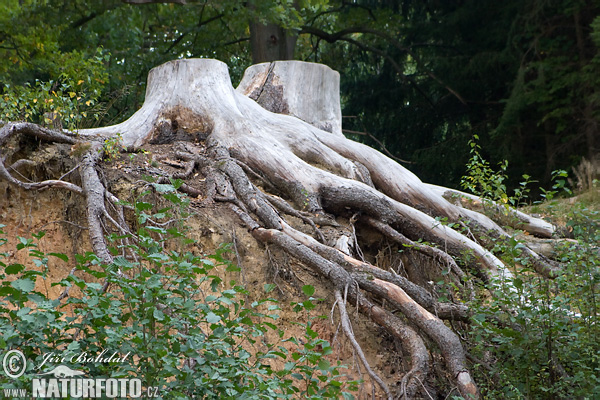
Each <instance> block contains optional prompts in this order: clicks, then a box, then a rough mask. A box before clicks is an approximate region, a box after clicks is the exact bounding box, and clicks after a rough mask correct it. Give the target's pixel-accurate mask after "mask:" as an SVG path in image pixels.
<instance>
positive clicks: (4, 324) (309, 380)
mask: <svg viewBox="0 0 600 400" xmlns="http://www.w3.org/2000/svg"><path fill="white" fill-rule="evenodd" d="M155 186H157V190H158V191H159V192H160V193H163V194H164V195H165V196H169V195H173V194H175V193H176V192H175V191H174V188H173V186H170V188H169V187H167V186H169V185H155ZM171 197H172V196H171ZM175 200H177V199H175ZM132 206H133V207H134V209H135V210H136V213H137V214H138V219H139V221H140V222H147V223H145V224H143V225H142V226H141V227H140V229H139V230H138V232H137V234H136V235H135V236H130V235H128V236H119V235H112V236H110V237H109V240H110V243H111V244H112V247H111V252H112V254H113V256H114V262H113V263H111V264H110V265H104V264H103V263H102V261H101V260H100V259H99V258H98V257H97V256H96V255H94V254H93V253H86V254H84V255H77V256H76V257H75V258H76V260H75V261H76V265H77V267H76V272H75V273H73V274H70V275H69V276H68V277H67V278H65V279H63V280H62V281H60V282H57V283H54V284H53V285H56V286H58V287H59V288H61V289H63V290H69V291H70V294H71V295H70V296H69V297H67V299H66V301H64V302H62V303H61V301H60V300H57V299H53V298H50V297H49V294H48V291H47V288H46V291H45V293H44V290H36V282H37V283H38V284H39V282H40V279H42V280H45V279H46V278H48V267H49V265H50V264H51V263H54V262H55V261H56V262H68V261H69V259H68V257H67V256H66V255H64V254H60V253H49V254H45V253H44V252H42V251H40V250H39V247H38V244H37V240H39V239H40V238H41V237H43V235H44V234H43V233H40V234H38V235H33V236H34V238H33V239H28V238H24V237H19V238H18V240H19V243H18V244H17V251H20V252H28V254H29V259H30V260H31V261H32V262H33V265H34V266H35V268H32V266H29V265H25V264H8V265H7V264H6V263H5V262H4V261H5V260H6V259H7V257H8V253H0V267H1V268H2V270H1V272H0V278H1V279H2V284H1V286H0V293H1V299H2V300H0V332H1V336H0V350H2V351H6V350H9V349H20V350H21V351H22V352H23V353H24V354H25V355H26V357H27V358H28V360H29V362H28V365H27V370H26V373H25V374H24V375H23V376H21V377H20V378H18V379H17V380H7V377H5V376H3V377H2V378H0V379H2V387H3V388H27V389H30V387H31V379H32V378H34V377H37V375H36V374H38V373H40V372H45V371H47V370H49V369H50V368H52V367H56V366H57V365H58V364H60V362H59V361H56V360H50V361H48V362H47V363H46V365H45V366H44V367H43V368H42V370H43V371H40V370H38V369H37V368H38V366H39V365H40V364H41V363H42V360H43V359H44V355H45V354H48V353H54V354H55V355H58V356H65V357H68V358H66V359H67V360H69V359H70V357H71V356H73V355H79V354H82V353H84V352H85V353H87V354H88V355H94V356H95V355H98V354H101V353H102V352H103V351H104V350H107V351H108V352H109V353H110V354H112V353H113V352H117V353H118V354H119V355H120V356H124V355H126V354H129V356H128V358H127V361H126V362H122V363H93V362H91V363H80V364H79V365H69V366H70V367H72V368H74V369H79V370H84V371H85V373H86V375H87V376H89V377H93V378H134V377H135V378H139V379H141V381H142V384H143V386H144V387H158V388H159V391H158V394H159V396H160V397H159V398H167V399H189V398H204V399H280V398H284V399H285V398H297V397H300V398H309V399H321V398H339V397H340V396H342V395H343V396H344V397H346V398H352V396H351V395H350V394H348V393H347V392H346V390H348V389H355V387H356V383H355V382H346V381H345V380H344V377H343V375H341V373H340V368H341V365H339V363H338V364H337V365H332V364H331V363H330V362H328V361H327V360H326V356H327V355H328V354H331V352H332V349H331V347H330V345H329V343H328V342H327V341H325V340H322V339H320V338H318V336H317V334H316V332H315V331H314V330H313V329H312V325H311V321H310V320H309V322H308V323H306V324H300V325H301V326H302V327H303V328H304V337H303V338H296V337H292V338H286V337H285V333H284V332H283V331H282V330H281V329H280V328H279V327H278V325H277V320H278V317H279V314H278V312H279V310H280V308H279V304H278V303H277V301H276V300H275V299H273V298H265V299H262V300H259V301H255V302H252V303H251V304H248V303H246V301H245V300H244V298H245V296H246V295H247V292H246V290H245V289H244V288H243V287H242V286H240V285H238V284H236V283H235V282H233V281H232V282H230V283H226V282H223V281H222V279H221V278H220V277H219V276H218V273H217V271H219V270H221V271H223V270H225V271H230V272H233V271H238V270H239V269H238V267H236V266H235V265H234V264H232V263H231V261H229V260H228V257H227V253H228V251H229V250H228V248H227V246H224V247H221V248H220V249H218V250H217V252H216V253H215V254H212V255H208V256H200V255H196V254H193V253H191V252H184V251H177V250H174V248H176V247H177V246H176V243H175V242H174V241H173V238H176V237H179V238H181V237H182V235H183V233H182V231H181V229H179V228H178V227H177V226H175V227H170V228H169V227H168V225H160V224H156V223H150V221H155V222H157V221H160V220H166V219H168V218H170V215H169V214H170V213H169V209H163V210H158V211H156V212H152V213H149V212H150V210H151V209H152V208H153V206H152V205H151V204H149V203H145V202H142V201H138V202H136V203H135V204H134V205H132ZM176 206H177V205H176ZM0 233H2V232H0ZM5 243H6V239H5V238H3V237H2V238H0V245H2V244H5ZM83 275H86V276H87V278H86V279H85V280H84V279H83V278H82V276H83ZM107 288H109V290H106V289H107ZM313 290H314V289H313ZM75 291H79V293H75ZM306 291H309V289H308V288H307V289H306V290H305V292H306ZM302 304H303V305H304V307H305V308H308V307H310V300H307V302H303V303H302ZM270 332H272V333H275V334H276V335H277V336H279V337H280V338H281V339H282V340H283V342H284V343H286V342H287V343H288V345H286V346H285V347H284V346H283V345H274V344H272V343H270V342H269V341H268V340H267V335H268V334H269V333H270ZM290 349H291V350H290ZM108 355H109V354H107V355H106V357H108ZM276 365H283V367H281V368H278V367H276Z"/></svg>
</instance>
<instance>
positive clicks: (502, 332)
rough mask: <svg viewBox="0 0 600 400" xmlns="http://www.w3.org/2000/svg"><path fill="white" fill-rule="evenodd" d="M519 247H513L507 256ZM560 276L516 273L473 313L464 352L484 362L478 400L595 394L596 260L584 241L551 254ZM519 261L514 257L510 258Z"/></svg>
mask: <svg viewBox="0 0 600 400" xmlns="http://www.w3.org/2000/svg"><path fill="white" fill-rule="evenodd" d="M522 245H523V244H522V243H521V242H519V241H513V243H512V244H511V247H510V248H509V249H507V250H508V251H510V250H513V249H516V248H517V247H518V246H522ZM559 259H560V260H561V261H562V263H563V264H562V265H563V267H562V269H561V273H560V275H559V276H558V277H557V278H556V279H554V280H552V281H549V280H546V279H543V278H540V277H536V276H535V275H534V274H531V272H532V271H531V270H529V269H527V268H519V269H517V270H515V271H516V273H515V276H514V277H513V278H512V279H509V280H498V281H494V282H492V283H491V284H490V288H491V291H492V298H491V299H490V300H489V301H484V302H482V303H480V304H479V305H478V306H477V307H475V309H474V311H475V313H474V316H473V324H474V329H473V331H472V332H471V339H472V343H473V344H474V345H473V348H472V352H473V353H474V354H475V355H476V357H477V358H478V359H480V360H488V361H487V363H488V364H489V366H488V368H490V370H483V368H482V365H479V367H480V368H481V374H482V375H481V377H480V382H482V383H483V384H482V389H483V391H484V393H485V396H486V398H506V399H546V398H556V397H558V398H592V397H589V396H590V395H591V394H592V393H598V392H599V391H600V372H599V371H600V357H599V354H600V341H599V340H598V339H599V338H600V326H599V324H598V322H599V316H600V314H599V310H598V301H600V296H599V294H598V286H599V284H600V271H599V269H598V265H600V257H599V254H598V251H597V249H596V248H594V247H593V245H592V244H590V243H585V242H584V243H581V244H579V245H575V244H568V245H565V246H563V247H561V248H560V249H559ZM516 261H520V262H523V261H524V260H522V259H515V262H516Z"/></svg>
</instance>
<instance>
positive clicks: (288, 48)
mask: <svg viewBox="0 0 600 400" xmlns="http://www.w3.org/2000/svg"><path fill="white" fill-rule="evenodd" d="M297 39H298V36H296V35H292V34H289V33H288V32H286V30H285V29H283V28H281V27H279V26H277V25H275V24H266V25H265V24H262V23H260V22H258V21H251V22H250V50H251V52H252V62H253V63H254V64H259V63H264V62H271V61H276V60H293V59H294V49H295V48H296V40H297Z"/></svg>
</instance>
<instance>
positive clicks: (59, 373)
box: [38, 365, 85, 378]
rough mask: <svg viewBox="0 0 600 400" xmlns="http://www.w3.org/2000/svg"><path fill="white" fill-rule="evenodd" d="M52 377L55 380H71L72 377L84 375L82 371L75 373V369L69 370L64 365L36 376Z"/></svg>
mask: <svg viewBox="0 0 600 400" xmlns="http://www.w3.org/2000/svg"><path fill="white" fill-rule="evenodd" d="M50 374H52V375H54V376H55V377H57V378H72V377H74V376H79V375H85V372H83V371H77V370H76V369H71V368H69V367H67V366H66V365H59V366H58V367H56V368H54V369H53V370H52V371H48V372H44V373H40V374H38V375H50Z"/></svg>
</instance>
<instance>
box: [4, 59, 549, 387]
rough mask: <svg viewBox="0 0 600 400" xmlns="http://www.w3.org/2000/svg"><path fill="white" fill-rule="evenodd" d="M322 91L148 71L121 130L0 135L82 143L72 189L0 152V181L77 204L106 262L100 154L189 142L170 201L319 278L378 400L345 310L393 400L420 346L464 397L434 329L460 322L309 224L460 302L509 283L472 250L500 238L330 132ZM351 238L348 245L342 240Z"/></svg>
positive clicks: (458, 315) (539, 227) (462, 365)
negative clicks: (389, 356) (359, 237)
mask: <svg viewBox="0 0 600 400" xmlns="http://www.w3.org/2000/svg"><path fill="white" fill-rule="evenodd" d="M302 65H305V66H306V70H303V67H302ZM319 74H320V75H319ZM330 79H337V75H336V73H334V72H333V71H331V70H329V69H328V68H326V67H323V66H318V67H315V66H314V65H312V64H302V63H300V64H297V63H294V64H290V65H285V64H281V65H279V66H278V65H269V64H265V65H262V66H257V67H256V68H254V69H251V70H249V72H248V76H246V77H245V78H244V80H243V81H242V84H241V85H240V88H238V91H236V90H234V89H233V87H232V86H231V83H230V80H229V75H228V71H227V67H226V66H225V64H223V63H220V62H218V61H215V60H179V61H173V62H170V63H167V64H164V65H162V66H160V67H157V68H155V69H153V70H152V71H151V73H150V76H149V81H148V89H147V93H146V100H145V103H144V105H143V107H142V108H141V109H140V110H139V111H138V112H137V113H136V114H135V115H133V116H132V117H131V118H130V119H129V120H127V121H125V122H123V123H121V124H118V125H114V126H110V127H104V128H96V129H90V130H82V131H80V132H78V135H76V136H75V135H71V134H68V133H61V132H55V131H51V130H48V129H45V128H41V127H38V126H37V125H34V124H25V123H16V124H7V125H5V126H4V127H2V128H1V129H0V145H3V144H5V143H6V142H7V141H8V140H9V139H11V138H14V137H17V136H19V135H28V136H35V137H37V138H39V139H42V140H44V141H49V142H56V143H68V144H78V143H81V142H83V141H87V142H90V148H89V150H87V151H86V152H85V153H84V155H83V157H82V158H81V160H80V161H79V163H80V165H79V168H78V169H77V171H78V172H79V176H80V178H81V185H76V184H74V183H72V182H67V181H66V180H63V179H54V180H52V179H51V180H46V181H42V182H26V181H24V180H22V179H18V178H16V177H15V175H14V173H13V172H14V169H15V168H17V167H18V165H20V164H23V165H24V163H20V164H19V161H18V160H12V161H13V162H12V164H11V165H13V170H11V168H10V167H7V166H6V164H5V163H7V162H8V158H7V157H8V153H6V152H5V151H2V152H1V153H0V177H1V178H2V179H5V180H7V181H9V182H10V183H12V184H14V185H17V186H20V187H22V188H24V189H27V190H41V189H46V188H61V189H67V190H71V191H73V192H75V193H78V194H80V195H82V196H83V197H84V198H85V201H86V207H87V211H88V216H87V223H88V227H89V234H90V239H91V242H92V246H93V249H94V252H95V253H96V254H97V255H98V257H100V258H101V259H102V260H103V262H105V263H111V262H112V256H111V254H110V252H109V251H108V247H107V244H106V239H105V235H106V233H108V232H110V231H116V232H119V233H127V232H129V231H130V229H129V227H128V226H127V222H126V221H125V218H124V216H123V210H122V208H121V207H122V206H121V205H119V201H118V199H117V198H116V197H115V196H114V195H112V194H111V193H110V192H108V190H107V189H106V188H105V186H104V185H103V183H102V181H101V180H100V178H99V175H98V168H99V167H98V165H99V163H98V162H99V160H100V157H101V156H102V145H103V141H104V140H106V139H107V138H110V137H111V136H113V135H115V134H117V133H119V134H121V137H122V141H123V145H124V146H125V147H127V148H129V149H131V150H135V149H137V148H139V147H141V146H143V145H144V144H145V143H147V142H149V141H156V142H161V143H163V142H164V140H166V139H165V138H164V137H162V136H161V135H166V136H167V137H169V135H170V136H172V137H175V136H177V135H175V134H174V132H179V130H183V131H184V132H185V133H186V135H185V136H187V137H191V138H192V140H191V141H192V142H194V141H195V142H198V141H199V140H202V141H203V142H204V143H205V146H200V145H196V144H194V143H183V144H181V145H180V147H178V148H177V150H176V151H175V153H176V155H177V157H179V158H180V160H182V162H175V163H174V162H172V161H168V162H170V163H171V164H173V165H176V166H182V167H183V168H182V169H183V171H181V172H177V173H173V174H171V177H172V178H178V179H184V180H186V183H184V184H183V185H181V187H180V190H182V191H184V192H186V193H189V194H190V195H192V196H194V197H200V196H201V195H202V197H204V199H205V200H204V201H211V202H212V201H219V202H227V203H229V205H230V207H231V209H232V210H234V211H235V213H236V214H237V215H238V216H239V217H240V219H241V221H242V223H243V224H245V225H246V226H247V227H248V229H249V231H250V232H251V233H252V235H253V236H254V237H255V238H256V239H257V240H258V241H259V242H262V243H266V244H273V245H277V246H279V247H280V248H281V249H283V250H284V251H285V252H287V253H288V254H289V255H291V256H292V257H294V258H295V259H297V260H298V261H300V262H302V263H303V264H305V265H306V266H308V267H310V268H312V269H313V270H314V271H316V272H317V273H318V274H320V275H321V276H322V277H324V278H325V279H327V282H328V285H329V287H330V288H331V290H332V293H333V294H334V297H335V298H336V300H337V305H338V307H339V311H340V318H341V321H342V327H343V330H344V332H345V334H346V336H347V337H348V338H349V340H350V342H351V343H352V345H353V346H354V348H355V349H356V353H357V354H358V355H359V358H361V360H362V362H363V364H364V365H365V368H366V370H367V372H368V374H369V376H370V377H371V379H373V381H374V382H376V384H377V386H378V387H380V388H381V391H382V392H383V393H385V396H386V397H387V398H392V397H393V394H392V392H393V391H394V388H390V387H388V385H387V384H386V383H385V379H384V378H385V377H381V376H379V375H378V374H377V373H376V372H375V370H374V369H373V368H371V366H369V365H368V363H367V362H366V359H365V358H364V357H361V356H360V355H361V354H362V350H361V349H360V343H358V342H357V341H356V338H355V337H354V335H353V332H352V328H351V321H350V316H349V313H348V312H347V311H346V300H348V304H352V305H356V307H357V308H358V309H359V310H360V311H361V312H362V313H363V314H364V315H366V316H368V317H369V318H370V319H371V320H372V321H373V322H374V323H376V324H378V325H379V326H381V327H382V328H383V329H385V330H386V331H387V332H388V333H389V334H390V335H391V336H392V337H394V338H396V339H397V340H399V341H400V342H401V343H402V347H403V348H404V349H405V350H406V352H407V353H408V354H409V355H410V368H409V371H408V372H407V373H406V374H405V375H404V377H403V379H402V381H401V384H400V387H398V388H395V390H396V392H397V394H398V395H399V396H401V398H412V397H414V396H417V395H418V394H419V392H420V391H421V388H422V385H421V382H424V381H426V379H427V377H428V375H429V374H430V373H431V371H430V362H431V361H430V356H429V352H428V350H427V347H426V343H431V342H433V343H435V345H436V346H437V347H438V348H439V350H440V352H441V354H442V355H443V357H444V360H445V364H446V366H447V369H448V371H449V372H450V374H451V376H452V379H453V381H454V382H453V384H454V385H456V386H457V387H458V389H459V391H460V393H461V395H463V396H464V397H469V396H470V397H472V398H478V397H479V393H478V389H477V386H476V384H475V382H474V380H473V378H472V377H471V374H470V372H469V370H468V367H467V363H466V357H465V351H464V349H463V346H462V343H461V341H460V339H459V337H458V336H457V335H456V334H455V333H454V332H453V331H452V330H451V329H450V328H449V327H448V326H447V325H446V324H445V323H444V322H443V320H444V319H454V320H461V321H468V320H469V309H468V305H465V304H455V303H440V302H439V301H438V299H437V298H436V296H435V294H434V293H432V292H431V291H430V290H429V289H427V288H424V287H421V286H419V285H418V284H416V283H414V282H412V281H410V280H409V279H407V278H406V277H405V276H401V275H398V274H396V273H395V272H391V271H386V270H383V269H380V268H378V267H377V266H375V265H374V263H372V262H369V261H365V260H364V259H359V258H360V257H354V256H353V255H352V254H351V250H349V249H350V248H349V247H348V249H347V251H346V253H344V252H341V251H340V250H338V249H336V248H335V247H334V245H333V243H332V242H331V241H330V240H329V241H328V238H327V237H326V235H325V234H324V229H323V227H322V225H328V226H331V227H333V230H335V229H337V227H339V226H341V225H343V224H342V223H339V222H338V221H337V220H338V219H339V220H346V221H347V220H350V221H352V222H354V221H355V220H358V221H359V223H360V224H361V226H362V227H365V226H367V227H370V229H371V230H372V231H374V232H378V234H379V235H381V237H382V238H384V239H385V240H388V241H389V242H391V243H395V244H396V245H398V246H403V247H406V248H407V249H410V251H415V252H419V253H421V254H423V255H425V256H426V257H428V258H429V259H431V260H432V261H433V262H436V263H438V264H439V265H440V266H441V268H440V269H445V270H447V271H449V272H450V273H451V274H452V276H453V277H454V278H455V279H457V280H458V281H460V282H461V283H462V284H463V288H462V289H461V290H462V291H463V292H464V293H466V295H465V296H463V295H461V296H460V297H461V298H463V299H472V298H473V296H474V295H475V291H474V290H473V282H472V281H473V279H474V278H473V276H471V275H469V274H468V273H467V272H465V271H476V275H477V276H478V277H479V278H481V279H482V280H483V281H487V280H489V279H490V278H502V277H510V272H509V271H508V270H507V268H506V267H505V265H504V264H503V263H502V261H501V260H500V259H499V258H497V257H496V256H495V255H494V254H492V253H491V252H490V251H488V250H487V249H486V248H485V247H484V246H485V244H486V243H485V240H483V239H484V238H485V237H486V235H491V236H493V237H506V236H507V234H506V232H505V231H504V230H503V229H502V228H501V227H500V226H499V225H497V224H496V223H495V222H493V221H492V220H491V219H490V218H488V217H486V216H484V215H482V214H480V213H477V212H475V211H472V210H468V209H466V208H464V207H463V205H462V204H460V205H456V204H453V202H451V201H448V200H447V199H446V198H444V196H443V192H444V190H446V189H444V190H442V189H439V188H437V187H433V186H430V185H426V184H424V183H423V182H421V181H420V180H419V179H418V178H417V177H416V176H415V175H414V174H412V173H411V172H409V171H408V170H406V169H405V168H404V167H402V166H401V165H399V164H398V163H396V162H395V161H393V160H391V159H389V158H387V157H385V156H384V155H382V154H381V153H379V152H378V151H376V150H374V149H371V148H369V147H367V146H365V145H362V144H359V143H356V142H353V141H350V140H348V139H345V138H344V137H343V136H342V135H341V131H340V130H341V122H340V115H339V102H338V99H339V98H338V97H337V96H338V94H337V92H336V93H333V92H332V91H336V90H337V86H336V85H335V84H333V85H330V84H329V83H328V82H329V81H328V80H330ZM298 80H306V82H308V83H309V84H315V85H318V86H319V87H320V88H321V90H312V91H308V92H307V91H305V90H303V88H304V86H303V84H304V83H305V82H302V81H301V82H298ZM336 82H337V81H336ZM245 94H247V95H249V96H250V98H249V97H246V96H245ZM254 99H256V100H257V101H258V103H257V102H256V101H254ZM333 103H335V104H333ZM263 106H264V107H266V108H268V109H265V108H263ZM315 107H316V108H315ZM328 107H331V109H328ZM317 109H318V110H317ZM311 110H313V111H314V112H312V111H311ZM272 111H274V112H276V113H274V112H272ZM284 114H292V115H293V116H292V115H284ZM299 118H300V119H299ZM301 119H304V120H305V121H307V122H304V121H302V120H301ZM161 160H162V159H161V158H160V157H159V158H157V161H161ZM163 161H164V160H163ZM164 162H167V161H164ZM195 170H199V171H200V172H201V173H202V175H203V176H204V177H205V178H206V185H205V187H206V189H205V192H204V193H202V192H201V191H199V190H198V189H196V188H195V187H194V184H193V176H194V171H195ZM159 182H168V177H167V176H162V177H161V178H160V180H159ZM472 200H473V199H472ZM109 205H110V206H109ZM514 215H515V216H516V217H518V218H519V221H521V224H520V225H519V226H520V228H522V229H525V230H528V229H529V230H531V232H532V233H534V234H537V235H540V236H548V235H551V234H552V229H553V227H551V226H548V224H544V223H542V222H540V221H538V220H536V219H531V218H530V217H524V216H522V215H521V214H518V213H516V214H514ZM290 217H292V218H290ZM436 217H440V218H441V219H447V220H448V221H450V222H460V223H462V224H466V225H467V226H469V227H473V228H474V229H473V231H474V235H473V236H471V237H467V235H465V234H463V233H461V232H459V231H456V230H454V229H452V228H451V227H450V226H448V225H445V224H442V223H441V222H440V221H439V220H436ZM294 218H295V219H297V221H301V222H300V223H302V222H304V223H306V224H308V225H309V226H310V234H308V233H304V232H302V231H301V229H299V228H298V227H297V226H296V227H295V226H294V223H293V222H292V221H291V220H292V219H294ZM327 221H329V222H327ZM357 226H358V225H357ZM352 229H354V227H352ZM352 236H353V237H354V239H355V240H356V235H354V231H353V235H352ZM478 238H479V239H481V240H479V239H478ZM479 242H480V243H481V244H480V243H479ZM434 246H435V247H434ZM356 248H358V244H357V243H356ZM524 254H526V255H527V256H528V257H530V259H531V260H533V264H534V265H535V266H536V269H537V270H538V271H539V272H540V273H542V274H543V275H545V276H552V273H553V272H554V271H555V270H554V269H553V268H554V267H553V266H552V265H551V264H550V263H549V262H548V261H547V260H546V259H544V258H543V257H540V256H538V255H537V254H535V253H534V252H533V251H532V250H530V249H526V250H524ZM359 255H361V254H359ZM458 259H460V260H461V262H457V260H458ZM465 267H468V270H467V269H466V268H465ZM346 294H347V295H346ZM386 305H392V306H393V307H394V309H395V310H396V311H395V312H392V311H390V309H388V308H387V307H386Z"/></svg>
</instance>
